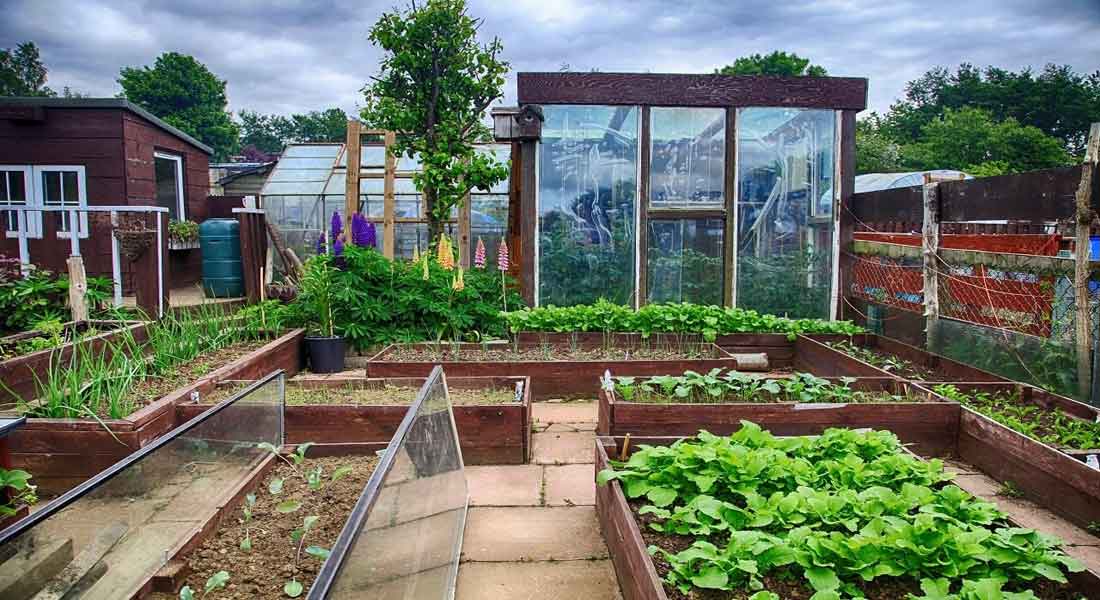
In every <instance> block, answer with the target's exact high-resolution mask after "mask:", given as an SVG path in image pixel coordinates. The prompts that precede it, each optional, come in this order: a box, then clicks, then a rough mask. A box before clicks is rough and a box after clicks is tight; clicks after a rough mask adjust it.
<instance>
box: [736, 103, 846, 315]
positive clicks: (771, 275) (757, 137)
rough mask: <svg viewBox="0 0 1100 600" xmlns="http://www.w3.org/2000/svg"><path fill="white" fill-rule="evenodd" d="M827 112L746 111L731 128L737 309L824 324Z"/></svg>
mask: <svg viewBox="0 0 1100 600" xmlns="http://www.w3.org/2000/svg"><path fill="white" fill-rule="evenodd" d="M834 123H835V118H834V114H833V111H828V110H806V109H789V108H746V109H742V110H741V111H740V112H739V116H738V124H737V137H738V156H737V186H738V203H737V210H738V237H737V305H738V306H740V307H742V308H749V309H754V310H758V311H760V312H765V313H772V314H778V315H787V316H790V317H828V315H829V290H830V286H831V281H830V277H831V273H832V258H831V254H832V253H831V251H830V248H831V246H832V224H833V221H832V201H831V199H830V200H829V201H827V202H822V200H821V198H822V196H826V197H827V198H831V194H828V193H826V192H827V190H830V189H831V188H832V186H833V164H834V162H833V151H834V149H833V145H834V136H833V129H834Z"/></svg>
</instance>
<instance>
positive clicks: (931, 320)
mask: <svg viewBox="0 0 1100 600" xmlns="http://www.w3.org/2000/svg"><path fill="white" fill-rule="evenodd" d="M938 187H939V184H938V183H931V182H930V181H929V179H928V176H927V175H926V176H925V184H924V188H923V191H924V198H923V201H922V205H923V207H924V215H923V217H924V218H923V221H922V222H923V224H924V228H923V231H922V235H921V259H922V260H923V264H924V268H923V270H922V275H923V279H924V294H923V297H924V318H925V328H924V331H925V340H927V344H928V349H929V350H931V351H933V352H934V351H936V350H938V349H939V344H940V277H939V270H940V265H939V250H940V219H939V212H940V210H939V189H938Z"/></svg>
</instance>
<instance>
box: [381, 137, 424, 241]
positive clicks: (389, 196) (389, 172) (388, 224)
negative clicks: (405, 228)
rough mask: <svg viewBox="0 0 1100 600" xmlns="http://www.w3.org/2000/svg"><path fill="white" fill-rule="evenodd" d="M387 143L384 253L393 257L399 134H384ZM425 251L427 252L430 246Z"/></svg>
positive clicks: (383, 224)
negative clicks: (395, 148) (395, 145)
mask: <svg viewBox="0 0 1100 600" xmlns="http://www.w3.org/2000/svg"><path fill="white" fill-rule="evenodd" d="M383 139H384V140H385V145H386V168H385V180H384V182H383V184H382V255H383V256H385V257H386V258H389V259H391V260H392V259H393V256H394V248H396V247H397V246H396V243H397V242H396V239H395V237H394V236H396V235H397V227H396V225H395V224H394V221H393V218H394V214H395V211H396V202H397V200H396V196H395V195H394V172H395V171H396V170H397V157H395V156H394V155H393V145H394V144H395V143H396V142H397V136H396V135H395V134H394V132H392V131H387V132H386V133H385V134H384V135H383ZM423 251H425V252H427V251H428V248H424V249H423Z"/></svg>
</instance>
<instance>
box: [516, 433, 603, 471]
mask: <svg viewBox="0 0 1100 600" xmlns="http://www.w3.org/2000/svg"><path fill="white" fill-rule="evenodd" d="M531 446H532V452H531V456H532V462H534V463H535V464H540V465H563V464H578V463H580V464H584V463H587V464H592V463H593V462H595V456H596V454H595V453H596V434H595V433H594V432H591V431H580V432H563V433H551V432H549V431H545V432H541V433H535V434H532V435H531Z"/></svg>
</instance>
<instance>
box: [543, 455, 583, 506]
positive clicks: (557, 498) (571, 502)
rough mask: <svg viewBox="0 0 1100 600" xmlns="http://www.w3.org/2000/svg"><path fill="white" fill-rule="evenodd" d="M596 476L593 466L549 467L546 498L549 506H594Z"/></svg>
mask: <svg viewBox="0 0 1100 600" xmlns="http://www.w3.org/2000/svg"><path fill="white" fill-rule="evenodd" d="M595 478H596V474H595V468H594V466H593V465H562V466H550V465H547V467H546V473H545V479H546V487H545V494H544V498H545V499H546V505H547V506H593V505H595V504H596V481H595Z"/></svg>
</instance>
